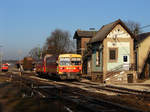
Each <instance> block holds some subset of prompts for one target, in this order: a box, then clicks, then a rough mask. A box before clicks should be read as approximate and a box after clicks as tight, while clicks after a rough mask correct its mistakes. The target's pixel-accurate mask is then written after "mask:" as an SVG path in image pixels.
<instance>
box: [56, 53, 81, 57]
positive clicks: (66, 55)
mask: <svg viewBox="0 0 150 112" xmlns="http://www.w3.org/2000/svg"><path fill="white" fill-rule="evenodd" d="M59 57H81V55H80V54H60V55H59Z"/></svg>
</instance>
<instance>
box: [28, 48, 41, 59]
mask: <svg viewBox="0 0 150 112" xmlns="http://www.w3.org/2000/svg"><path fill="white" fill-rule="evenodd" d="M41 53H42V49H41V48H39V47H35V48H33V49H31V50H30V51H29V56H31V57H32V58H33V59H35V60H38V59H39V58H40V56H41Z"/></svg>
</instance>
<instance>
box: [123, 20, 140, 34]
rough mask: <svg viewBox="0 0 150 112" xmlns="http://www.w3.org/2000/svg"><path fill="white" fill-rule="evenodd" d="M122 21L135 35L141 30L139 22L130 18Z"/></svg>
mask: <svg viewBox="0 0 150 112" xmlns="http://www.w3.org/2000/svg"><path fill="white" fill-rule="evenodd" d="M124 23H125V25H126V26H127V27H128V28H129V29H130V31H131V32H132V33H133V34H134V35H135V36H136V35H138V34H140V33H142V30H141V29H140V27H141V25H140V23H138V22H135V21H131V20H128V21H124Z"/></svg>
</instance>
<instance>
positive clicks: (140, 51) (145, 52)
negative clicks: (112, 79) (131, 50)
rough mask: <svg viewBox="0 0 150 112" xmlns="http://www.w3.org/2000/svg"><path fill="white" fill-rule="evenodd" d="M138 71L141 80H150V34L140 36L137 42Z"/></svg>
mask: <svg viewBox="0 0 150 112" xmlns="http://www.w3.org/2000/svg"><path fill="white" fill-rule="evenodd" d="M135 45H136V46H135V47H136V50H135V54H136V70H137V73H138V77H139V79H148V78H150V32H147V33H142V34H139V35H138V36H137V37H136V40H135Z"/></svg>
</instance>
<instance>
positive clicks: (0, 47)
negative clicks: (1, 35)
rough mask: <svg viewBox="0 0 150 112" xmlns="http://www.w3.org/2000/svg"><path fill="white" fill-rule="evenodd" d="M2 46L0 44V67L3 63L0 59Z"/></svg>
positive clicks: (0, 57)
mask: <svg viewBox="0 0 150 112" xmlns="http://www.w3.org/2000/svg"><path fill="white" fill-rule="evenodd" d="M2 47H3V46H2V45H0V67H2V64H3V62H2V61H3V59H2V55H3V54H2Z"/></svg>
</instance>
